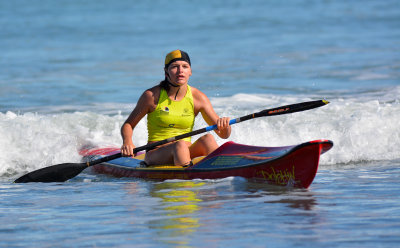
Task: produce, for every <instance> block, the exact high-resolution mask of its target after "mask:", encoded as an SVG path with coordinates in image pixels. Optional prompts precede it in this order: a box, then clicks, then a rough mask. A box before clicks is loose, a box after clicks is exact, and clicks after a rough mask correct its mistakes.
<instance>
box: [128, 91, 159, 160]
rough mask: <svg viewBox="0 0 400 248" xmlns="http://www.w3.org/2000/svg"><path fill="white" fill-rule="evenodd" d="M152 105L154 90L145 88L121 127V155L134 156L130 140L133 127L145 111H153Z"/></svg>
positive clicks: (133, 146)
mask: <svg viewBox="0 0 400 248" xmlns="http://www.w3.org/2000/svg"><path fill="white" fill-rule="evenodd" d="M153 105H154V92H153V91H151V90H146V91H145V92H144V93H143V94H142V95H141V96H140V98H139V101H138V103H137V104H136V107H135V108H134V109H133V111H132V113H131V114H130V115H129V117H128V119H126V121H125V122H124V124H123V125H122V127H121V136H122V142H123V144H122V147H121V153H122V156H126V157H128V156H134V154H133V149H135V145H134V144H133V141H132V135H133V129H134V128H135V127H136V125H137V124H138V123H139V121H140V120H141V119H142V118H143V117H144V116H145V115H146V114H147V113H149V112H151V111H153V109H154V107H153Z"/></svg>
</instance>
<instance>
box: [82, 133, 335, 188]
mask: <svg viewBox="0 0 400 248" xmlns="http://www.w3.org/2000/svg"><path fill="white" fill-rule="evenodd" d="M332 146H333V142H332V141H329V140H316V141H310V142H306V143H303V144H299V145H294V146H285V147H260V146H248V145H241V144H236V143H234V142H227V143H225V144H223V145H222V146H220V147H219V148H218V149H217V150H216V151H214V152H213V153H211V154H209V155H208V156H207V157H205V158H203V159H201V161H199V162H196V163H195V164H194V165H193V166H191V167H187V168H183V167H178V166H173V165H161V166H148V167H144V166H142V165H141V162H142V161H143V160H142V159H140V158H143V155H142V156H138V157H135V158H127V157H122V158H118V159H115V160H112V161H108V162H106V163H102V164H97V165H94V166H92V170H93V171H94V172H95V173H100V174H106V175H111V176H114V177H136V178H145V179H156V180H167V179H184V180H191V179H219V178H226V177H243V178H247V179H251V180H255V181H262V182H267V183H269V184H273V185H281V186H292V187H297V188H308V187H309V186H310V185H311V183H312V182H313V180H314V178H315V175H316V173H317V170H318V164H319V159H320V155H321V154H322V153H324V152H326V151H328V150H329V149H330V148H331V147H332ZM118 152H120V150H119V149H118V148H101V149H85V150H82V151H81V154H82V155H83V156H84V157H83V159H84V160H85V161H88V160H92V159H97V158H99V157H102V156H109V155H112V154H114V153H118Z"/></svg>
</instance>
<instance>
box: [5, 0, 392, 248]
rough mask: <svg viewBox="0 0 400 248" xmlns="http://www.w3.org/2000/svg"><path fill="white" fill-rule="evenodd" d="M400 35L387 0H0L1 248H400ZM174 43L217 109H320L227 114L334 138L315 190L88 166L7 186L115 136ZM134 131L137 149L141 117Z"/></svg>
mask: <svg viewBox="0 0 400 248" xmlns="http://www.w3.org/2000/svg"><path fill="white" fill-rule="evenodd" d="M399 27H400V4H399V3H398V1H395V0H387V1H378V0H367V1H310V0H307V1H306V0H303V1H301V0H300V1H256V0H251V1H236V0H234V1H226V0H220V1H206V2H205V1H202V2H200V1H181V0H172V1H151V2H149V1H142V0H137V1H127V0H120V1H106V0H98V1H76V0H72V1H66V0H65V1H50V0H42V1H27V0H15V1H0V28H1V32H0V33H1V34H0V54H1V56H0V199H1V201H0V223H1V226H0V246H1V247H28V246H29V247H32V246H33V247H54V246H57V247H95V246H97V247H132V246H135V247H225V246H233V247H250V246H251V247H294V246H296V247H321V246H326V247H397V246H398V244H399V243H400V238H399V237H400V216H399V213H400V194H399V192H400V191H399V190H400V189H399V186H400V178H399V175H400V169H399V166H400V152H399V148H398V147H400V132H399V131H398V127H399V124H398V123H400V103H399V102H400V98H399V96H400V59H399V58H400V28H399ZM174 49H182V50H185V51H187V52H188V53H189V55H190V56H191V60H192V69H193V76H192V77H191V79H190V84H191V85H192V86H194V87H197V88H199V89H201V90H202V91H203V92H205V93H206V94H207V95H208V96H209V98H210V100H211V102H212V104H213V106H214V108H215V110H216V112H217V113H218V114H220V115H221V116H229V117H240V116H243V115H245V114H249V113H253V112H256V111H260V110H262V109H265V108H271V107H277V106H281V105H285V104H291V103H297V102H303V101H309V100H316V99H327V100H329V101H330V102H331V103H330V104H329V105H327V106H324V107H322V108H319V109H315V110H310V111H306V112H301V113H296V114H292V115H282V116H279V117H270V118H261V119H256V120H252V121H248V122H243V123H240V124H237V125H235V126H234V127H233V132H232V136H231V137H230V138H229V140H232V141H235V142H237V143H242V144H248V145H261V146H277V145H292V144H297V143H301V142H304V141H308V140H314V139H330V140H332V141H333V142H334V143H335V146H334V147H333V148H332V149H331V150H330V151H329V152H327V153H326V154H324V155H322V157H321V161H320V169H319V171H318V174H317V177H316V178H315V180H314V182H313V184H312V185H311V187H310V188H309V189H290V188H282V187H274V186H268V185H264V184H255V183H250V182H247V181H246V180H244V179H241V178H226V179H221V180H204V181H196V180H194V181H187V182H185V181H177V180H171V181H166V182H150V181H146V180H139V179H136V180H135V179H115V178H109V177H104V176H99V175H93V174H91V173H90V172H88V171H85V172H83V173H82V174H80V175H79V176H78V177H76V178H74V179H72V180H70V181H68V182H66V183H54V184H53V183H52V184H40V183H38V184H36V183H32V184H24V185H18V184H13V183H12V182H13V181H14V180H15V179H16V178H17V177H18V176H21V175H23V174H25V173H27V172H30V171H33V170H36V169H39V168H43V167H46V166H50V165H53V164H58V163H64V162H79V161H80V156H79V154H78V152H77V151H78V150H79V148H80V147H81V146H82V145H85V144H88V143H92V144H96V145H99V146H106V145H107V146H108V145H112V146H120V145H121V138H120V134H119V129H120V127H121V125H122V123H123V122H124V120H125V119H126V118H127V116H128V114H129V113H130V111H131V110H132V108H133V107H134V106H135V104H136V102H137V100H138V98H139V96H140V94H141V93H142V92H143V91H144V90H145V89H147V88H149V87H152V86H153V85H155V84H157V83H158V82H159V81H160V80H162V78H163V76H164V75H163V60H164V56H165V54H166V53H168V52H170V51H171V50H174ZM204 126H206V124H205V122H204V121H203V120H202V119H201V118H200V117H199V118H197V119H196V124H195V128H202V127H204ZM135 131H136V132H135V134H134V137H133V139H134V142H135V144H136V145H144V144H145V143H146V139H147V134H146V125H145V121H142V122H140V123H139V125H138V127H137V130H135ZM217 142H218V143H219V144H222V143H223V142H225V141H224V140H221V139H217Z"/></svg>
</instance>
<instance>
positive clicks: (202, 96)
mask: <svg viewBox="0 0 400 248" xmlns="http://www.w3.org/2000/svg"><path fill="white" fill-rule="evenodd" d="M190 88H191V90H192V95H193V98H194V99H195V100H196V101H200V102H204V101H208V97H207V95H206V94H204V93H203V92H202V91H201V90H199V89H197V88H194V87H190Z"/></svg>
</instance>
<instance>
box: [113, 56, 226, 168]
mask: <svg viewBox="0 0 400 248" xmlns="http://www.w3.org/2000/svg"><path fill="white" fill-rule="evenodd" d="M164 71H165V80H163V81H161V83H160V84H159V85H157V86H154V87H152V88H150V89H148V90H146V91H145V92H144V93H143V94H142V95H141V97H140V98H139V101H138V103H137V105H136V107H135V108H134V110H133V111H132V113H131V114H130V115H129V117H128V119H127V120H126V121H125V123H124V124H123V125H122V128H121V135H122V139H123V145H122V147H121V153H122V155H123V156H133V155H134V154H133V149H134V148H135V146H134V144H133V142H132V134H133V129H134V128H135V127H136V125H137V124H138V122H139V121H140V120H141V119H142V118H143V117H144V116H145V115H147V129H148V142H149V143H152V142H156V141H160V140H164V139H167V138H170V137H174V136H177V135H180V134H184V133H188V132H191V131H192V129H193V125H194V119H195V117H196V116H197V114H198V113H201V115H202V116H203V118H204V120H205V121H206V122H207V123H208V124H209V125H215V124H217V127H218V128H217V129H216V130H215V132H216V133H217V135H218V136H219V137H221V138H223V139H226V138H228V137H229V136H230V134H231V128H230V126H229V118H227V117H224V118H219V117H218V115H217V114H216V113H215V111H214V109H213V107H212V105H211V103H210V100H209V99H208V98H207V96H206V95H205V94H204V93H203V92H201V91H200V90H198V89H196V88H193V87H191V86H189V85H188V81H189V78H190V76H191V75H192V69H191V63H190V58H189V55H188V54H187V53H186V52H184V51H181V50H175V51H172V52H170V53H169V54H167V56H166V58H165V67H164ZM217 148H218V144H217V142H216V141H215V139H214V137H213V136H212V135H211V134H206V135H204V136H202V137H200V138H199V139H198V140H197V141H196V142H195V143H193V144H192V143H191V139H190V137H189V138H186V139H182V140H178V141H175V142H171V143H168V144H165V145H163V146H159V147H157V148H155V149H153V150H150V151H147V153H146V156H145V160H144V161H145V162H146V164H147V165H155V164H172V163H174V164H175V165H179V166H188V165H190V164H191V159H192V158H194V157H198V156H205V155H208V154H210V153H211V152H213V151H214V150H215V149H217Z"/></svg>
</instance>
